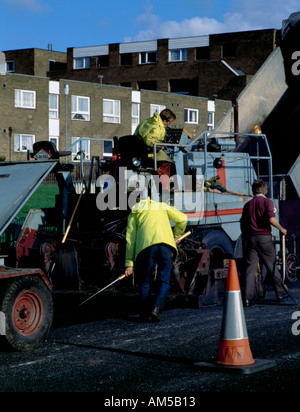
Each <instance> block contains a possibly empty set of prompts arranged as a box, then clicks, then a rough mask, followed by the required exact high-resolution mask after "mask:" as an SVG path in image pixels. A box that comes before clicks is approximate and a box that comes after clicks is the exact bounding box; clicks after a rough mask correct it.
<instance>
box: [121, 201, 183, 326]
mask: <svg viewBox="0 0 300 412" xmlns="http://www.w3.org/2000/svg"><path fill="white" fill-rule="evenodd" d="M170 220H171V221H173V222H174V223H175V227H174V229H173V231H172V228H171V225H170ZM186 225H187V217H186V215H185V214H184V213H182V212H180V211H179V210H177V209H176V208H174V207H172V206H169V205H167V204H166V203H162V202H156V201H154V200H151V199H150V197H148V198H147V199H141V200H140V201H138V202H137V203H136V204H135V205H134V206H133V207H132V210H131V213H130V215H129V216H128V222H127V231H126V258H125V267H126V269H125V275H126V276H130V275H131V274H132V273H133V267H134V266H135V275H136V279H137V281H138V283H139V285H140V298H141V311H140V316H141V320H150V321H156V322H157V321H159V320H160V317H159V315H160V312H161V311H162V309H163V307H164V303H165V300H166V297H167V295H168V290H169V286H170V275H171V267H172V257H173V256H176V255H177V247H176V243H175V239H174V238H178V237H179V236H181V235H182V234H183V233H184V231H185V228H186ZM156 267H157V281H158V291H157V294H156V296H155V301H154V303H152V302H151V297H150V282H151V281H152V279H151V277H152V274H153V272H154V270H155V268H156Z"/></svg>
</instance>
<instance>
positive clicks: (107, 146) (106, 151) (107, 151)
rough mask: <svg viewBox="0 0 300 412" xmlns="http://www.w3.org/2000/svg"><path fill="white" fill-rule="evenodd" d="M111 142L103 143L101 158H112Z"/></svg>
mask: <svg viewBox="0 0 300 412" xmlns="http://www.w3.org/2000/svg"><path fill="white" fill-rule="evenodd" d="M112 149H113V142H112V140H104V141H103V157H112Z"/></svg>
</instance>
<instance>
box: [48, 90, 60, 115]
mask: <svg viewBox="0 0 300 412" xmlns="http://www.w3.org/2000/svg"><path fill="white" fill-rule="evenodd" d="M51 97H54V98H56V99H55V100H56V108H53V107H51ZM51 113H53V114H54V115H51ZM58 118H59V96H58V94H54V93H50V94H49V119H58Z"/></svg>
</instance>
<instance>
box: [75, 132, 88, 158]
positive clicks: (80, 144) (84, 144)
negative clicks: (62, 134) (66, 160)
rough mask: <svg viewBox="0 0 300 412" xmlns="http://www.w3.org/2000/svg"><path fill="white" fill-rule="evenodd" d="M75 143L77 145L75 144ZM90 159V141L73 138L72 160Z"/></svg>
mask: <svg viewBox="0 0 300 412" xmlns="http://www.w3.org/2000/svg"><path fill="white" fill-rule="evenodd" d="M74 143H75V144H74ZM81 157H82V160H89V159H90V141H89V139H81V138H80V137H72V160H74V161H79V160H81Z"/></svg>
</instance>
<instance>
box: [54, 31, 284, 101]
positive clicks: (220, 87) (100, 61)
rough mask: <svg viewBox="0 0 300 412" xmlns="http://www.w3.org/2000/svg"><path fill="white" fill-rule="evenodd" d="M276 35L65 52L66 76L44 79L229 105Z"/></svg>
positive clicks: (221, 36) (219, 36)
mask: <svg viewBox="0 0 300 412" xmlns="http://www.w3.org/2000/svg"><path fill="white" fill-rule="evenodd" d="M276 33H277V30H275V29H268V30H255V31H247V32H235V33H224V34H212V35H206V36H197V37H185V38H176V39H159V40H151V41H141V42H132V43H116V44H108V45H101V46H90V47H74V48H68V50H67V68H66V70H64V69H63V70H54V71H51V73H48V75H49V76H50V77H51V78H52V79H55V78H67V79H72V80H81V81H88V82H97V83H100V82H102V83H105V84H110V85H118V86H126V87H132V88H133V90H142V89H147V90H156V91H163V92H170V93H180V94H188V95H193V96H200V97H207V98H210V99H212V98H213V97H218V98H219V99H229V100H231V99H232V97H234V96H236V95H237V94H239V93H240V92H241V91H242V90H243V89H244V87H245V86H246V85H247V83H248V81H249V80H250V79H251V77H252V76H253V75H254V74H255V73H256V72H257V70H258V69H259V68H260V67H261V65H262V64H263V63H264V61H265V60H266V59H267V57H268V56H269V55H270V53H271V52H272V51H273V49H274V47H275V46H276ZM57 69H58V68H57Z"/></svg>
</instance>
